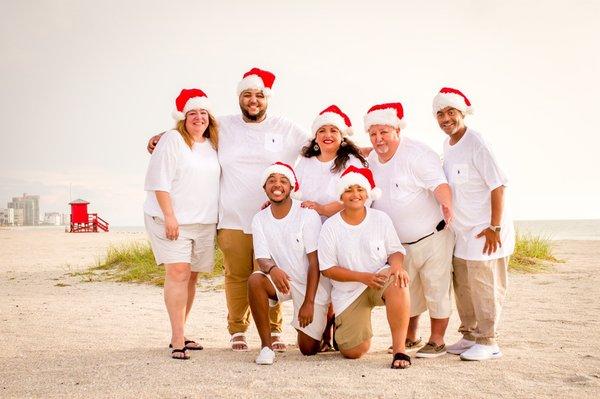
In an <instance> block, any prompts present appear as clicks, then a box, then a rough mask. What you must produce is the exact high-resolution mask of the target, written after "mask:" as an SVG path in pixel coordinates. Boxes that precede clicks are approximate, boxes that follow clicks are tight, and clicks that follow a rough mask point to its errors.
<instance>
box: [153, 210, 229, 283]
mask: <svg viewBox="0 0 600 399" xmlns="http://www.w3.org/2000/svg"><path fill="white" fill-rule="evenodd" d="M144 223H145V225H146V231H147V232H148V237H150V246H151V247H152V252H153V253H154V258H155V259H156V263H157V264H158V265H163V264H169V263H189V264H190V266H191V269H192V271H193V272H205V273H210V272H212V270H213V266H214V263H215V233H216V231H217V230H216V229H217V225H216V224H201V223H195V224H182V225H179V237H178V238H177V239H176V240H169V239H168V238H167V236H166V234H165V224H164V221H163V220H162V219H161V218H159V217H156V216H150V215H147V214H144Z"/></svg>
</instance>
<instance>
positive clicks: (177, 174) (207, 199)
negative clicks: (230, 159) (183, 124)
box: [144, 130, 221, 224]
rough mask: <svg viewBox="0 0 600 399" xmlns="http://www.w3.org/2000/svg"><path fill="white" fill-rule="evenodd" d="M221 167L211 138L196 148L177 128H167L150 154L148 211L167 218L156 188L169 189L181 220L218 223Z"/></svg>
mask: <svg viewBox="0 0 600 399" xmlns="http://www.w3.org/2000/svg"><path fill="white" fill-rule="evenodd" d="M220 175H221V168H220V166H219V161H218V159H217V152H216V151H215V149H214V148H213V147H212V145H211V143H210V140H208V139H207V140H205V141H204V142H202V143H198V142H195V143H194V144H193V145H192V148H191V149H190V147H188V145H187V144H186V143H185V141H184V140H183V137H181V134H180V133H179V132H178V131H177V130H170V131H168V132H166V133H165V134H164V135H163V136H162V138H161V139H160V141H159V142H158V144H157V146H156V149H155V150H154V152H153V153H152V156H151V157H150V163H149V164H148V171H147V172H146V181H145V184H144V190H146V191H147V195H146V202H144V212H145V213H146V214H148V215H150V216H158V217H160V218H164V215H163V213H162V210H161V209H160V206H159V205H158V201H157V200H156V194H155V193H154V192H155V191H166V192H168V193H169V195H170V197H171V203H172V206H173V212H174V213H175V218H176V219H177V222H178V223H179V224H192V223H203V224H212V223H217V216H218V206H219V177H220Z"/></svg>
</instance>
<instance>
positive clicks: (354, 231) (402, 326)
mask: <svg viewBox="0 0 600 399" xmlns="http://www.w3.org/2000/svg"><path fill="white" fill-rule="evenodd" d="M337 193H338V195H339V196H340V199H341V201H342V203H343V204H344V210H342V211H341V212H339V213H337V214H335V215H334V216H332V217H330V218H329V219H328V220H327V221H326V222H325V223H324V224H323V228H322V229H321V235H320V237H319V251H318V252H319V266H320V268H321V272H322V273H323V275H324V276H325V277H329V278H330V279H331V282H332V291H331V300H332V302H333V310H334V311H335V314H336V317H335V326H336V331H335V339H336V342H337V345H338V347H339V349H340V352H341V354H342V355H343V356H344V357H347V358H350V359H357V358H359V357H361V356H362V355H364V354H365V353H367V351H368V350H369V347H370V346H371V337H372V336H373V331H372V329H371V311H372V309H373V308H374V307H375V306H385V307H386V313H387V318H388V323H389V325H390V330H391V333H392V347H393V352H394V360H393V361H392V368H395V369H397V368H401V369H403V368H407V367H409V366H410V364H411V361H410V356H408V355H406V353H405V352H406V348H405V340H406V333H407V329H408V321H409V313H410V297H409V292H408V282H409V278H408V274H407V273H406V271H405V270H404V269H403V267H402V263H403V260H404V254H405V251H404V248H403V247H402V244H401V243H400V240H399V239H398V235H397V234H396V231H395V230H394V225H393V224H392V221H391V219H390V218H389V216H388V215H386V214H385V213H384V212H382V211H379V210H377V209H370V208H367V207H366V206H365V203H366V202H367V200H369V199H371V200H373V199H377V197H378V196H379V195H378V194H380V190H379V188H376V187H375V183H374V181H373V175H372V174H371V171H370V170H369V169H367V168H356V167H354V166H350V167H349V168H348V169H346V170H345V171H344V173H343V174H342V176H341V178H340V181H339V182H338V184H337Z"/></svg>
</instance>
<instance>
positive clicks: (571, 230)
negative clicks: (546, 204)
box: [515, 219, 600, 240]
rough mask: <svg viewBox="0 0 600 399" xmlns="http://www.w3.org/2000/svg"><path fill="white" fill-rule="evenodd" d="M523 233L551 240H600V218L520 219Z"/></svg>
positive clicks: (519, 228) (518, 225)
mask: <svg viewBox="0 0 600 399" xmlns="http://www.w3.org/2000/svg"><path fill="white" fill-rule="evenodd" d="M515 228H516V229H517V231H518V232H519V233H521V234H532V235H539V236H542V237H545V238H548V239H550V240H600V220H599V219H593V220H518V221H515Z"/></svg>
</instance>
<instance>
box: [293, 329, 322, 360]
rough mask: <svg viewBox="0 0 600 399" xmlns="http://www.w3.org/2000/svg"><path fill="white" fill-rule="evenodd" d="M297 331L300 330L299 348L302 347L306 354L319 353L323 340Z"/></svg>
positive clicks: (301, 349)
mask: <svg viewBox="0 0 600 399" xmlns="http://www.w3.org/2000/svg"><path fill="white" fill-rule="evenodd" d="M296 331H298V349H300V352H302V354H303V355H304V356H312V355H316V354H317V353H319V350H320V349H321V341H317V340H316V339H314V338H312V337H310V336H308V335H306V334H305V333H303V332H302V331H300V330H296Z"/></svg>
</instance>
